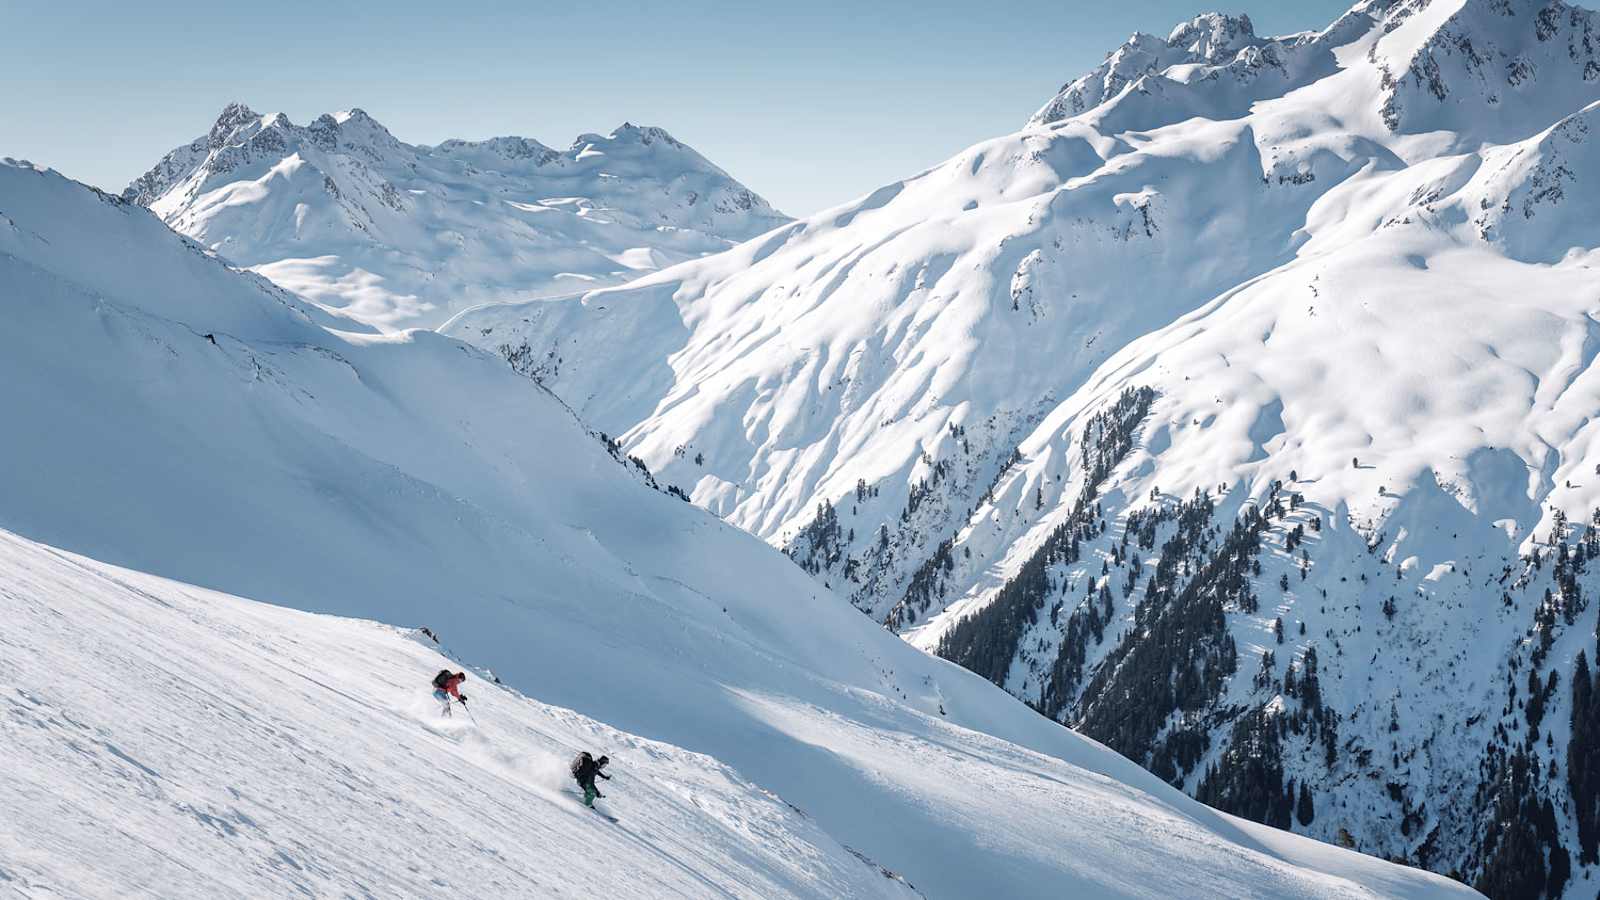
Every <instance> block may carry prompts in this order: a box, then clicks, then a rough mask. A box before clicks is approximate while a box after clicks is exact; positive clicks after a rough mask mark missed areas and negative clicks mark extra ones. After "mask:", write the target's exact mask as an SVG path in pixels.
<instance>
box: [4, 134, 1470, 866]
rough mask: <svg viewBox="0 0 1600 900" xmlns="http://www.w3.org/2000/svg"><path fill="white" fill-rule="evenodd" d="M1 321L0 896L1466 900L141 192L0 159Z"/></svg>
mask: <svg viewBox="0 0 1600 900" xmlns="http://www.w3.org/2000/svg"><path fill="white" fill-rule="evenodd" d="M0 297H3V300H4V313H5V314H4V316H3V317H0V422H4V423H5V431H4V437H3V440H0V619H3V621H4V622H5V627H4V628H3V629H0V697H3V698H4V701H3V702H4V703H5V704H6V705H5V706H4V707H0V753H3V755H4V757H5V759H6V772H7V777H6V778H4V779H0V809H4V811H5V814H4V815H0V890H4V891H6V892H9V893H17V894H21V895H23V896H30V897H31V896H41V897H43V896H69V897H102V896H104V897H110V896H117V897H122V896H159V897H207V898H211V897H260V896H283V895H289V894H305V895H308V896H438V897H451V898H459V897H467V896H470V897H489V896H558V895H565V896H573V895H576V896H615V897H634V896H639V897H643V896H651V897H654V896H686V897H705V896H736V897H774V896H806V897H839V896H860V897H867V896H894V897H902V896H916V895H918V894H920V895H922V896H926V897H935V898H941V897H949V898H959V897H979V896H1004V897H1060V896H1063V895H1068V896H1074V897H1174V896H1185V897H1188V896H1227V897H1261V898H1269V897H1306V898H1313V897H1315V898H1321V897H1435V896H1438V897H1446V896H1470V891H1468V889H1466V888H1465V887H1463V886H1461V885H1459V884H1456V883H1454V882H1451V881H1449V880H1447V879H1445V878H1443V877H1441V876H1438V875H1433V874H1430V873H1426V872H1423V871H1420V870H1417V869H1412V868H1406V867H1403V866H1398V865H1393V864H1391V863H1388V862H1384V861H1382V860H1379V859H1375V858H1373V857H1370V856H1364V855H1361V854H1358V853H1354V852H1351V851H1349V850H1345V849H1341V848H1337V847H1333V846H1330V845H1328V844H1324V843H1319V842H1316V841H1313V840H1310V839H1307V838H1305V837H1302V836H1297V835H1293V834H1290V833H1288V832H1285V831H1282V830H1279V829H1274V828H1270V827H1266V826H1263V825H1259V824H1256V823H1252V822H1248V821H1245V820H1242V819H1239V818H1236V817H1233V816H1230V815H1227V814H1225V813H1221V812H1218V811H1215V810H1213V809H1211V808H1208V807H1206V806H1205V805H1203V804H1201V803H1198V802H1196V801H1195V800H1193V799H1192V798H1190V797H1187V796H1185V795H1184V794H1183V793H1182V792H1180V791H1179V790H1177V789H1175V788H1173V787H1171V786H1170V785H1168V784H1166V783H1164V782H1163V781H1162V780H1161V779H1159V778H1157V777H1155V776H1154V775H1152V774H1150V773H1149V772H1147V771H1145V770H1144V769H1143V768H1140V767H1139V766H1137V765H1135V764H1134V763H1132V762H1129V761H1128V760H1127V759H1125V758H1124V757H1122V756H1120V755H1118V754H1117V753H1115V752H1113V751H1111V750H1109V749H1107V748H1105V747H1103V746H1101V745H1100V744H1098V743H1096V742H1094V741H1092V740H1090V739H1087V738H1085V737H1082V736H1081V735H1078V734H1076V733H1074V732H1072V731H1070V730H1069V729H1067V728H1065V727H1063V726H1062V725H1060V724H1058V723H1056V722H1053V721H1050V720H1049V719H1047V718H1045V717H1043V716H1039V715H1037V714H1035V713H1034V712H1033V711H1032V710H1030V709H1028V708H1027V707H1026V706H1025V705H1023V704H1022V703H1021V702H1020V701H1018V700H1017V699H1015V698H1014V697H1012V696H1010V695H1008V694H1006V693H1005V692H1003V691H1002V690H1000V689H999V688H998V687H996V686H994V685H992V684H990V683H989V682H988V681H986V680H984V679H983V678H980V677H978V676H977V675H974V674H972V673H970V672H968V671H966V670H964V669H962V668H960V667H958V666H956V665H953V664H951V663H949V662H947V661H944V660H941V659H937V658H935V657H933V656H931V655H929V654H926V653H924V652H922V651H920V650H918V649H917V648H915V647H913V646H911V645H910V644H908V643H906V642H905V641H903V640H902V639H900V638H899V637H898V636H896V635H894V634H892V633H890V632H889V631H886V630H884V629H883V628H881V627H880V626H879V625H878V624H877V623H875V622H873V621H872V620H870V619H868V618H867V617H865V616H862V615H861V614H860V613H859V612H857V611H856V610H855V609H854V608H852V607H851V606H850V605H849V603H848V602H847V601H846V600H844V599H843V598H841V597H839V596H837V595H835V594H834V593H833V592H832V591H830V590H828V589H827V588H825V587H824V586H822V585H820V584H818V583H817V582H816V581H815V580H813V579H812V577H811V576H810V575H808V574H807V573H806V572H805V571H803V570H802V569H801V568H799V567H798V566H796V565H795V564H794V563H793V562H792V561H791V560H789V559H788V558H786V557H785V556H784V555H782V554H781V553H779V552H778V551H777V550H775V549H773V548H771V547H770V546H767V545H766V544H764V543H763V542H761V541H760V540H758V539H756V538H754V537H752V536H750V535H748V534H745V533H743V532H742V531H740V530H738V529H736V528H734V527H733V526H731V525H728V524H726V523H723V522H721V521H718V520H717V519H716V518H715V517H713V516H711V515H709V514H707V513H706V512H704V511H703V510H700V509H698V508H696V507H694V506H693V505H691V504H688V503H685V502H684V501H683V500H682V499H680V498H679V497H677V496H674V494H673V491H674V489H673V488H672V487H671V486H670V485H667V484H663V483H661V482H659V481H657V479H656V478H654V477H652V476H651V475H650V473H648V472H647V471H646V470H645V469H644V468H643V467H642V466H641V465H639V464H638V463H636V462H634V461H632V460H630V459H628V458H627V457H626V456H625V455H624V454H623V453H622V451H621V450H620V449H618V448H617V446H616V445H615V444H614V443H612V442H609V441H606V442H602V441H601V440H600V439H599V437H598V436H597V435H596V434H594V433H592V432H590V431H589V430H587V429H586V428H585V427H584V426H583V425H582V424H580V423H579V421H578V419H577V418H575V417H574V415H573V414H572V412H571V410H570V409H569V408H567V407H566V406H565V405H564V404H563V403H562V402H561V401H560V400H558V399H557V398H556V397H555V396H554V395H553V394H551V393H550V392H548V391H547V390H546V389H545V388H543V387H541V386H540V385H539V384H537V383H536V382H535V381H533V380H531V379H529V378H526V377H524V376H523V375H521V374H519V373H517V372H515V371H514V370H513V369H512V368H511V367H509V366H507V365H506V364H505V362H504V360H503V359H501V358H500V357H499V356H498V355H496V354H493V353H489V352H485V351H482V350H479V349H476V348H473V347H471V346H469V345H468V344H465V343H462V342H459V341H456V340H453V339H450V338H447V337H444V336H442V335H439V334H436V333H433V332H429V331H420V330H412V331H402V332H397V333H386V332H380V331H378V330H376V329H373V328H371V327H368V326H365V325H363V324H362V323H360V322H359V321H358V320H356V319H353V318H349V317H347V316H345V315H343V314H339V313H336V312H330V311H328V310H326V309H323V308H322V307H320V306H318V305H315V304H313V303H310V302H308V301H306V300H305V299H303V298H301V297H299V296H297V295H295V294H293V293H290V292H288V291H286V290H284V289H282V288H280V287H278V286H276V285H274V284H272V283H271V282H269V281H268V280H266V279H265V278H263V277H262V276H260V275H257V274H254V273H251V272H246V271H240V270H238V269H236V268H234V267H233V266H231V265H229V264H228V263H227V262H226V261H224V260H223V259H221V258H219V256H218V255H217V254H215V253H214V252H212V251H210V250H208V249H206V248H204V247H202V246H201V245H199V244H197V243H195V242H194V241H192V240H189V239H187V238H184V237H182V236H179V235H177V234H174V233H173V232H172V231H170V230H169V229H168V228H167V227H166V226H165V225H163V223H162V222H161V221H160V220H159V219H158V218H156V217H155V216H154V215H152V214H151V212H150V211H148V210H146V209H144V208H143V207H141V206H139V205H137V204H134V203H131V202H129V201H127V200H124V199H121V198H119V197H115V196H111V195H107V194H104V193H100V192H98V191H94V190H92V189H89V188H86V187H84V186H82V185H79V184H76V183H74V182H71V181H68V180H67V179H65V178H62V177H61V176H59V175H57V174H55V173H53V172H50V171H47V170H40V169H37V168H35V167H33V166H31V165H26V164H21V163H16V162H13V161H9V160H8V161H6V162H4V163H3V164H0ZM243 598H249V599H243ZM268 604H271V605H268ZM349 616H354V617H361V619H376V620H379V621H381V622H383V623H387V624H377V623H376V622H372V621H361V620H358V619H351V618H336V617H349ZM422 626H427V627H428V628H429V630H430V632H431V633H432V634H435V635H438V637H439V639H440V640H441V641H442V644H439V645H435V643H434V641H433V640H432V639H431V638H428V637H426V636H424V635H423V633H422V632H421V630H420V629H421V627H422ZM444 648H448V651H449V655H448V656H446V655H442V651H443V650H444ZM458 661H459V662H458ZM456 665H461V666H462V667H464V668H466V669H467V670H468V671H469V680H468V682H467V685H466V691H465V692H466V693H467V694H468V696H469V697H470V700H471V705H470V707H468V709H466V710H462V709H458V710H457V711H456V713H455V715H453V716H451V717H450V718H448V719H442V718H441V717H440V715H439V711H438V709H437V707H435V706H434V705H433V703H432V701H431V700H430V699H429V689H428V681H429V679H431V677H432V675H433V673H434V672H436V671H437V670H438V669H440V668H442V667H445V666H451V667H454V666H456ZM469 713H470V714H469ZM463 717H465V718H463ZM579 748H584V749H590V750H594V751H599V752H606V753H609V754H610V755H611V756H612V758H613V760H614V764H613V766H612V768H611V772H612V774H613V776H614V778H613V780H612V781H608V782H604V783H603V790H604V791H605V793H606V798H605V799H604V800H601V801H600V803H599V806H600V809H601V810H602V811H603V812H605V813H606V814H608V815H610V816H612V817H614V818H615V819H616V821H614V822H613V821H609V820H608V819H605V818H602V817H601V816H598V815H596V814H594V813H591V812H589V811H587V810H584V809H582V808H581V807H580V806H579V804H578V802H577V799H576V798H575V797H574V796H573V795H572V794H570V793H566V791H567V790H568V784H567V780H566V777H565V775H564V774H563V766H564V764H565V761H566V760H567V759H568V758H569V757H570V754H571V753H573V752H574V751H575V750H576V749H579Z"/></svg>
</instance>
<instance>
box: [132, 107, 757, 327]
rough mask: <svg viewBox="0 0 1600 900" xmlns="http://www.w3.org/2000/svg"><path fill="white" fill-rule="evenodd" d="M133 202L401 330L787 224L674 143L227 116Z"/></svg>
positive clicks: (229, 254)
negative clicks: (446, 137) (435, 133)
mask: <svg viewBox="0 0 1600 900" xmlns="http://www.w3.org/2000/svg"><path fill="white" fill-rule="evenodd" d="M124 197H126V198H127V199H130V200H133V201H135V202H137V203H140V204H143V205H145V206H149V207H150V208H151V209H152V210H154V211H155V212H156V213H157V214H158V215H160V216H161V218H162V219H163V221H165V222H166V223H167V224H168V225H170V226H172V228H173V229H175V230H177V231H178V232H180V233H182V234H185V235H188V236H190V237H192V238H194V239H195V240H197V241H199V242H200V243H202V244H204V245H206V246H207V247H210V248H211V249H213V250H216V251H217V252H219V253H220V254H222V255H223V256H224V257H226V258H227V259H229V260H230V261H232V262H234V263H237V264H239V265H244V266H249V267H252V268H254V269H255V270H256V271H258V272H261V273H262V274H264V275H266V276H267V277H269V278H271V279H272V280H273V281H275V282H277V283H278V284H280V285H282V286H284V287H286V288H289V289H291V290H294V291H296V292H298V293H300V294H302V295H304V296H306V297H309V298H310V299H312V300H314V301H317V302H319V303H323V304H326V305H328V306H332V307H337V308H341V309H347V310H349V311H350V312H352V313H355V314H358V315H360V316H362V317H364V318H365V319H366V320H367V321H370V322H373V323H376V324H379V325H381V326H384V327H387V328H396V327H409V326H418V325H428V326H431V325H437V324H438V323H440V322H442V321H444V320H445V319H446V318H447V317H448V316H449V315H450V314H451V313H453V312H455V311H457V310H460V309H464V308H466V307H467V306H471V305H473V304H476V303H488V302H495V301H501V300H525V299H528V298H530V297H537V296H544V295H552V294H563V293H571V292H573V291H581V290H589V289H591V288H594V287H596V286H598V285H603V284H617V283H620V282H623V281H627V280H628V279H630V278H633V277H635V276H637V275H639V274H641V273H643V272H649V271H652V270H655V269H659V268H661V267H663V266H666V265H670V264H672V263H676V262H681V261H683V260H686V259H692V258H694V257H697V256H702V255H704V254H707V253H714V252H717V251H719V250H723V249H726V248H727V247H729V246H730V245H731V244H733V243H734V242H736V241H739V240H744V239H745V238H749V237H754V236H755V235H757V234H760V233H761V232H763V231H766V230H767V229H769V228H771V227H773V226H775V225H778V224H781V223H783V222H786V221H788V217H786V216H784V215H783V214H782V213H779V212H778V211H776V210H774V209H773V208H772V207H771V206H769V205H768V204H767V202H766V201H765V200H763V199H762V198H760V197H758V196H756V195H755V194H754V193H752V192H751V191H750V190H749V189H748V188H746V187H744V186H743V185H741V184H739V183H738V182H737V181H735V180H734V179H733V178H731V177H730V176H729V175H728V174H727V173H726V172H724V171H722V170H721V169H719V168H717V167H716V166H715V165H713V164H712V163H711V162H710V161H708V160H707V159H705V157H703V156H701V155H700V154H699V153H696V152H695V151H694V150H693V149H692V148H690V147H688V146H686V145H684V144H682V143H680V142H679V141H677V140H675V139H674V138H673V137H672V136H671V135H670V134H668V133H667V132H666V131H664V130H662V129H660V128H651V127H640V126H636V125H632V124H628V123H624V124H623V125H622V126H621V127H620V128H618V129H616V130H615V131H613V132H611V133H610V134H608V135H598V134H585V135H580V136H579V137H578V139H577V140H576V141H574V142H573V144H572V146H571V148H569V149H567V150H555V149H552V148H550V147H546V146H544V145H543V144H540V143H539V142H538V141H535V140H531V139H529V138H521V137H500V138H493V139H490V140H486V141H460V140H451V141H445V142H444V143H442V144H440V145H439V146H437V147H426V146H414V145H411V144H406V143H404V142H402V141H399V140H397V139H395V137H394V136H393V135H391V134H390V133H389V132H388V130H387V129H385V128H384V127H383V126H382V125H381V124H379V123H378V122H377V121H375V120H374V119H373V118H372V117H371V116H368V115H367V114H366V113H365V112H363V111H362V110H359V109H352V110H348V111H344V112H339V113H336V114H326V115H323V116H321V117H319V118H317V119H316V120H315V121H314V122H312V123H311V124H310V125H306V126H300V125H295V124H294V123H292V122H290V121H289V120H288V118H287V117H285V116H284V115H283V114H282V113H273V114H270V115H260V114H258V113H256V112H254V111H253V110H251V109H249V108H248V107H246V106H243V105H242V104H230V105H229V106H228V107H227V108H226V109H224V110H223V111H222V115H221V116H220V117H219V118H218V119H217V122H216V124H215V125H213V126H212V128H211V130H210V132H209V133H208V134H206V135H205V136H203V137H200V138H196V139H195V140H194V141H192V142H191V143H189V144H187V145H185V146H182V147H179V148H177V149H176V150H173V151H172V152H171V153H169V154H167V156H166V157H165V158H163V159H162V160H161V161H160V162H159V163H158V164H157V165H156V166H155V168H153V169H151V170H150V171H149V172H148V173H146V174H145V175H143V176H141V177H140V178H139V179H138V180H137V181H135V182H134V183H133V184H132V185H130V186H129V187H128V189H127V191H125V192H124Z"/></svg>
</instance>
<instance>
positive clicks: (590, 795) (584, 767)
mask: <svg viewBox="0 0 1600 900" xmlns="http://www.w3.org/2000/svg"><path fill="white" fill-rule="evenodd" d="M609 762H611V757H609V756H602V757H600V758H599V759H595V758H594V757H592V756H590V755H589V751H587V750H585V751H583V752H582V753H579V754H578V758H577V759H574V760H573V761H572V777H573V778H576V779H577V780H578V787H581V788H583V805H584V806H587V807H589V808H590V809H594V801H595V798H596V797H604V796H605V794H602V793H600V789H599V788H597V787H595V786H594V779H595V776H596V775H598V776H600V777H601V778H604V779H605V780H607V781H610V780H611V776H610V775H607V774H606V773H604V772H602V771H600V770H601V769H604V768H605V767H606V764H607V763H609Z"/></svg>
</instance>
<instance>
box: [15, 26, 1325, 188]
mask: <svg viewBox="0 0 1600 900" xmlns="http://www.w3.org/2000/svg"><path fill="white" fill-rule="evenodd" d="M1352 2H1353V0H1232V2H1230V3H1229V4H1228V5H1227V6H1225V7H1223V9H1224V10H1225V11H1228V12H1248V13H1249V14H1250V16H1251V18H1252V19H1253V20H1254V21H1255V25H1256V30H1257V32H1258V33H1262V34H1270V33H1281V32H1288V31H1296V30H1301V29H1306V28H1321V27H1322V26H1324V25H1326V24H1327V23H1329V22H1331V21H1332V20H1333V19H1334V18H1335V17H1337V15H1338V14H1339V13H1340V12H1342V11H1343V10H1344V9H1345V8H1346V7H1347V6H1349V5H1350V3H1352ZM232 6H237V8H230V7H232ZM448 6H456V7H458V9H454V10H450V9H447V7H448ZM1212 8H1215V7H1214V5H1213V0H1112V2H1108V0H1096V2H1075V0H1057V2H1014V3H1007V2H988V3H983V2H970V0H968V2H960V3H952V2H944V0H881V2H848V0H790V2H785V3H771V4H766V3H760V2H751V3H724V2H709V0H678V2H673V3H643V2H618V0H568V2H563V3H560V4H553V3H495V2H472V3H460V4H442V3H438V2H428V3H411V2H395V3H390V4H377V3H361V4H356V3H341V2H338V0H320V2H305V0H277V2H274V3H271V4H264V3H255V4H249V5H245V4H237V5H235V4H229V3H226V2H224V3H210V4H191V3H186V4H183V5H181V6H177V7H173V8H170V9H169V8H164V5H163V4H160V3H140V2H129V0H117V2H99V0H92V2H73V0H0V85H3V90H4V94H3V96H4V100H3V101H0V156H14V157H19V158H25V159H31V160H32V161H34V162H36V163H39V164H43V165H48V166H51V167H53V168H56V169H58V170H60V171H61V172H63V173H65V174H67V175H69V176H71V177H74V178H77V179H80V180H82V181H86V182H89V183H90V184H95V185H98V186H100V187H103V188H106V189H109V190H121V189H122V187H123V186H125V185H126V184H127V182H128V181H129V180H131V179H132V178H134V177H135V176H137V175H138V174H140V173H141V172H143V171H144V170H145V169H147V168H149V167H150V166H151V165H152V164H154V163H155V162H156V161H157V160H158V159H160V157H161V156H162V154H164V153H166V152H167V151H168V150H170V149H172V148H173V147H175V146H178V145H179V144H182V143H185V142H187V141H189V140H191V139H193V138H194V137H196V136H197V135H200V134H202V133H204V132H205V130H206V129H207V128H208V127H209V126H210V124H211V122H212V121H213V120H214V119H215V118H216V115H217V112H218V111H219V110H221V108H222V106H223V105H224V104H226V103H227V102H229V101H231V100H242V101H244V102H246V103H248V104H249V105H250V106H251V107H253V108H255V109H256V110H258V111H260V112H278V111H281V112H284V113H287V114H288V115H289V117H290V118H291V119H293V120H294V121H296V122H299V123H302V124H303V123H305V122H308V121H310V120H311V119H313V118H315V117H316V116H317V115H318V114H319V113H322V112H328V111H333V110H337V109H344V108H348V107H351V106H359V107H362V108H363V109H365V110H366V111H367V112H368V113H371V114H372V115H373V117H375V118H376V119H378V121H380V122H383V123H384V124H385V125H387V126H388V127H389V130H390V131H392V132H394V134H395V136H396V137H398V138H400V139H401V140H404V141H409V142H412V143H437V142H438V141H440V140H443V139H445V138H448V137H461V138H484V137H491V136H494V135H502V134H520V135H524V136H527V137H532V138H537V139H538V140H541V141H543V142H545V143H547V144H550V145H553V146H558V147H565V146H567V145H568V144H569V143H570V142H571V141H572V139H573V138H574V137H575V136H577V135H578V134H580V133H582V132H587V131H597V132H605V131H609V130H611V129H612V128H614V127H615V126H617V125H619V124H621V123H622V122H623V121H624V120H630V121H633V122H635V123H640V124H649V125H659V126H661V127H663V128H666V129H667V130H668V131H671V132H672V133H673V134H674V135H676V136H677V137H678V138H679V139H680V140H683V141H685V142H687V143H689V144H691V145H692V146H694V147H695V148H696V149H698V150H699V151H700V152H702V153H704V154H705V155H706V156H707V157H709V158H710V159H711V160H712V161H713V162H715V163H717V164H718V165H720V166H722V167H723V168H725V169H727V170H728V171H729V172H730V173H732V174H733V175H734V177H736V178H738V179H740V180H741V181H743V182H745V183H746V184H747V185H749V186H750V187H751V188H752V189H754V190H755V191H757V192H758V193H761V194H763V195H764V196H766V197H767V198H768V199H769V200H771V201H772V202H773V203H774V204H775V205H777V206H778V207H779V208H781V209H783V210H784V211H786V212H789V213H791V214H795V215H802V214H805V213H808V212H812V211H815V210H817V209H820V208H822V207H825V206H829V205H832V204H834V203H839V202H843V201H845V200H848V199H850V198H852V197H854V196H856V195H858V194H862V193H865V192H867V191H869V190H872V189H873V188H875V187H877V186H878V185H881V184H883V183H885V182H888V181H892V180H894V179H897V178H901V177H904V176H906V175H909V174H912V173H914V172H916V171H919V170H921V169H923V168H926V167H927V166H930V165H932V164H934V163H937V162H939V161H940V160H943V159H945V158H947V157H949V156H951V155H952V154H954V153H955V152H956V151H958V150H960V149H961V148H963V147H965V146H967V145H969V144H972V143H974V142H976V141H979V140H982V139H984V138H987V137H993V136H996V135H999V134H1004V133H1007V132H1010V131H1014V130H1016V129H1017V128H1018V127H1019V126H1021V125H1022V123H1023V122H1024V121H1025V120H1026V119H1027V117H1028V116H1029V115H1030V114H1031V113H1032V112H1033V111H1034V110H1035V109H1036V108H1037V107H1039V106H1040V105H1041V104H1043V103H1044V102H1045V101H1046V100H1047V99H1049V98H1050V96H1051V95H1052V94H1053V93H1054V92H1055V91H1056V89H1057V88H1058V87H1059V86H1060V85H1061V83H1062V82H1064V81H1067V80H1069V79H1070V78H1072V77H1075V76H1077V75H1078V74H1080V73H1082V72H1083V71H1084V70H1086V69H1087V68H1089V67H1091V66H1093V65H1095V64H1097V63H1098V62H1099V61H1100V60H1101V59H1102V58H1103V57H1104V56H1105V54H1106V52H1107V51H1109V50H1111V49H1113V48H1114V47H1116V46H1117V45H1118V44H1119V43H1120V42H1121V41H1122V40H1123V39H1124V38H1125V37H1126V36H1127V35H1128V34H1130V33H1131V32H1133V31H1135V30H1142V31H1150V32H1154V33H1157V34H1163V35H1164V34H1166V32H1167V31H1168V30H1169V29H1171V27H1172V26H1173V25H1174V24H1176V23H1177V22H1178V21H1180V20H1182V19H1187V18H1189V17H1191V16H1192V15H1194V14H1195V13H1198V12H1202V11H1206V10H1208V9H1212Z"/></svg>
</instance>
